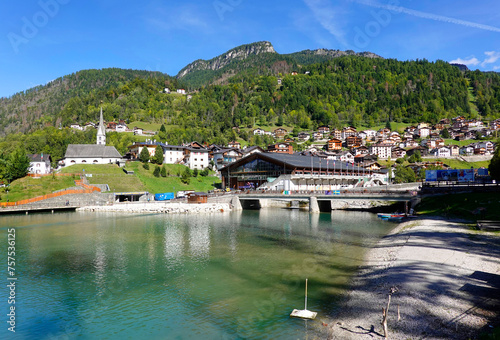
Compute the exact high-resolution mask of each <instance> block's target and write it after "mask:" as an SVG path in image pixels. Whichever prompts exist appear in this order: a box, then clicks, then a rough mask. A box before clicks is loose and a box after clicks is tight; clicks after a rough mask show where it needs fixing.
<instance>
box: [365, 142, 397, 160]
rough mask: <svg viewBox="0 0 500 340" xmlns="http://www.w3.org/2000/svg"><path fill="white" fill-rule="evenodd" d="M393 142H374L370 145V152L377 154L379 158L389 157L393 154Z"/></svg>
mask: <svg viewBox="0 0 500 340" xmlns="http://www.w3.org/2000/svg"><path fill="white" fill-rule="evenodd" d="M392 147H393V145H392V144H384V143H380V144H373V145H372V146H370V153H371V154H374V155H377V156H378V158H381V159H388V158H389V157H391V155H392Z"/></svg>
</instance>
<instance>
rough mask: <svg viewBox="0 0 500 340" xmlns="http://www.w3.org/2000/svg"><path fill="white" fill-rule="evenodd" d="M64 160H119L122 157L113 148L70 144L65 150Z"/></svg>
mask: <svg viewBox="0 0 500 340" xmlns="http://www.w3.org/2000/svg"><path fill="white" fill-rule="evenodd" d="M64 157H65V158H70V157H71V158H76V157H78V158H83V157H101V158H121V157H122V155H120V153H119V152H118V150H116V149H115V147H114V146H106V145H98V144H70V145H68V148H67V149H66V154H65V155H64Z"/></svg>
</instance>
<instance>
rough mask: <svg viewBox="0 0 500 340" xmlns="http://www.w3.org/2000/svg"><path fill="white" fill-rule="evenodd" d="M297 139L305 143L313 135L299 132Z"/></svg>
mask: <svg viewBox="0 0 500 340" xmlns="http://www.w3.org/2000/svg"><path fill="white" fill-rule="evenodd" d="M297 137H298V138H299V141H301V142H305V141H308V140H309V139H310V138H311V135H309V134H308V133H307V132H299V134H298V135H297Z"/></svg>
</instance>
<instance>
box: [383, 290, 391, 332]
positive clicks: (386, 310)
mask: <svg viewBox="0 0 500 340" xmlns="http://www.w3.org/2000/svg"><path fill="white" fill-rule="evenodd" d="M390 304H391V294H389V300H388V301H387V308H383V307H382V317H383V318H382V322H381V323H382V327H384V337H385V338H386V339H387V338H388V336H389V331H388V329H387V315H388V314H389V305H390Z"/></svg>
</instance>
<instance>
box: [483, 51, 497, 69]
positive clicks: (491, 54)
mask: <svg viewBox="0 0 500 340" xmlns="http://www.w3.org/2000/svg"><path fill="white" fill-rule="evenodd" d="M484 54H486V56H487V58H486V59H485V60H484V61H483V62H482V63H481V66H483V67H485V66H486V65H487V64H493V63H496V61H497V60H498V59H500V52H495V51H488V52H484Z"/></svg>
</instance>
